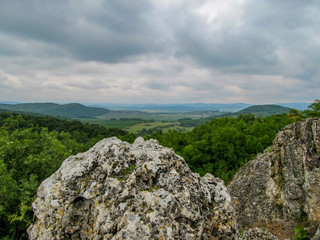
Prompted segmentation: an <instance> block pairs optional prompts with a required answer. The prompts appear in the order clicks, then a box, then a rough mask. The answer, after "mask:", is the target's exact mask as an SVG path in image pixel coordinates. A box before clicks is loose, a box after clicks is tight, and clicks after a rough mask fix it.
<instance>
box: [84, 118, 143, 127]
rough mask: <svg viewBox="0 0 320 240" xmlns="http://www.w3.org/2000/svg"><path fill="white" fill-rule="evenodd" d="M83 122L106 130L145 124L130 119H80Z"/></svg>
mask: <svg viewBox="0 0 320 240" xmlns="http://www.w3.org/2000/svg"><path fill="white" fill-rule="evenodd" d="M79 120H80V121H81V122H84V123H89V124H97V125H101V126H104V127H106V128H121V129H123V128H127V127H131V126H133V125H136V124H139V123H141V122H143V120H136V119H128V120H113V119H100V118H88V119H79Z"/></svg>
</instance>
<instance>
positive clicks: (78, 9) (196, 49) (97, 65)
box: [0, 0, 320, 104]
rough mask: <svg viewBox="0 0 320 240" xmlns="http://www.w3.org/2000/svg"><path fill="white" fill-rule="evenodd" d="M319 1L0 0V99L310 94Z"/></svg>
mask: <svg viewBox="0 0 320 240" xmlns="http://www.w3.org/2000/svg"><path fill="white" fill-rule="evenodd" d="M319 63H320V1H318V0H315V1H312V0H308V1H303V0H290V1H288V0H264V1H263V0H209V1H205V0H194V1H192V0H134V1H133V0H70V1H68V0H54V1H52V0H32V1H23V0H15V1H5V0H0V101H6V100H15V101H20V102H37V101H39V102H45V101H53V102H100V103H102V102H105V103H107V102H114V103H192V102H204V103H222V102H223V103H234V102H245V103H251V104H262V103H277V102H313V100H314V99H318V98H320V67H319Z"/></svg>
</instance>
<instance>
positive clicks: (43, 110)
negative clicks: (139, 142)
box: [0, 102, 308, 136]
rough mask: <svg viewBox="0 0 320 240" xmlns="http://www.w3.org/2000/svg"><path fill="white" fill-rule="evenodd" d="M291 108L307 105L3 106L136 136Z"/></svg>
mask: <svg viewBox="0 0 320 240" xmlns="http://www.w3.org/2000/svg"><path fill="white" fill-rule="evenodd" d="M285 106H291V108H295V109H299V110H304V109H306V108H307V106H308V103H287V104H286V103H284V104H281V105H280V104H279V105H270V104H266V105H252V104H245V103H234V104H204V103H198V104H86V106H85V105H82V104H79V103H69V104H57V103H50V102H48V103H1V104H0V110H1V111H5V110H10V111H14V112H20V113H34V114H43V115H50V116H54V117H62V118H69V119H76V120H79V121H81V122H83V123H89V124H98V125H101V126H104V127H107V128H120V129H124V130H127V131H129V132H131V133H134V134H137V135H142V136H143V135H146V134H151V133H153V132H157V131H160V130H161V131H164V132H167V131H169V130H176V131H182V132H184V131H191V130H192V129H193V128H194V127H196V126H199V125H200V124H204V123H206V122H207V121H210V120H212V119H213V118H219V117H225V116H230V117H236V116H238V115H239V114H248V113H251V114H254V115H256V116H270V115H274V114H282V113H288V112H289V111H290V108H288V107H285Z"/></svg>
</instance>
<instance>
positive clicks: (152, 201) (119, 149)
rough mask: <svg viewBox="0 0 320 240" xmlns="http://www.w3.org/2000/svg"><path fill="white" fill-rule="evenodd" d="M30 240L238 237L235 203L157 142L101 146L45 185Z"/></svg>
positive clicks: (75, 159)
mask: <svg viewBox="0 0 320 240" xmlns="http://www.w3.org/2000/svg"><path fill="white" fill-rule="evenodd" d="M33 209H34V213H35V215H36V217H37V221H36V222H35V223H34V224H33V225H31V226H30V227H29V229H28V234H29V238H30V239H114V240H115V239H184V240H185V239H237V238H238V233H237V224H236V222H235V221H234V219H233V207H232V204H231V198H230V195H229V194H228V191H227V189H226V187H225V185H224V183H223V181H221V180H220V179H218V178H215V177H214V176H212V175H210V174H207V175H205V176H204V177H200V176H199V175H198V174H196V173H193V172H191V170H190V169H189V167H188V166H187V165H186V163H185V161H184V160H183V159H182V158H181V157H179V156H177V155H176V154H175V153H174V152H173V151H172V150H171V149H168V148H164V147H162V146H160V145H159V144H158V142H157V141H155V140H148V141H144V140H143V139H142V138H138V139H137V140H136V141H135V143H134V144H132V145H130V144H128V143H126V142H122V141H120V140H119V139H117V138H109V139H105V140H102V141H100V142H99V143H97V144H96V145H95V146H94V147H93V148H91V149H90V150H89V151H87V152H85V153H80V154H78V155H76V156H73V157H69V158H67V159H66V160H65V161H64V162H63V164H62V166H61V167H60V169H59V170H57V172H55V173H54V174H53V175H52V176H51V177H49V178H48V179H46V180H45V181H44V182H42V184H41V186H40V187H39V190H38V193H37V198H36V200H35V202H34V203H33Z"/></svg>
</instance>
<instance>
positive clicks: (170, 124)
mask: <svg viewBox="0 0 320 240" xmlns="http://www.w3.org/2000/svg"><path fill="white" fill-rule="evenodd" d="M209 115H210V112H209V113H208V112H200V111H198V112H188V113H182V112H157V111H153V112H151V111H150V112H142V111H110V112H109V113H107V114H105V115H102V116H99V117H96V118H78V120H80V121H82V122H84V123H90V124H98V125H102V126H104V127H107V128H121V129H125V130H127V131H129V132H131V133H134V134H137V135H141V136H143V135H146V134H150V133H152V132H156V131H159V130H161V131H163V132H166V131H169V130H178V131H190V130H192V129H193V126H181V122H180V121H178V120H181V119H190V120H191V119H192V120H195V122H196V120H197V119H201V118H205V117H208V116H209Z"/></svg>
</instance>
